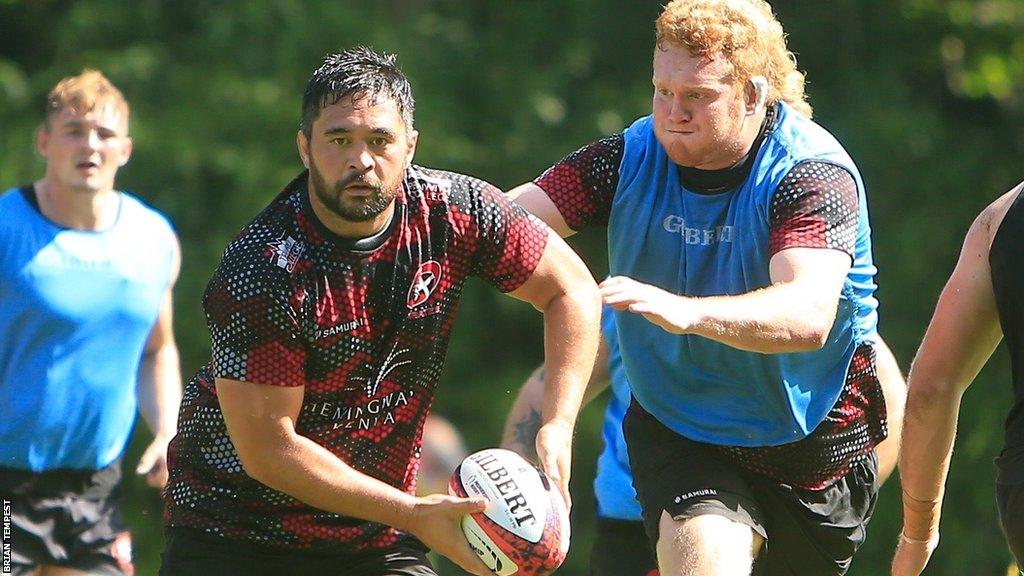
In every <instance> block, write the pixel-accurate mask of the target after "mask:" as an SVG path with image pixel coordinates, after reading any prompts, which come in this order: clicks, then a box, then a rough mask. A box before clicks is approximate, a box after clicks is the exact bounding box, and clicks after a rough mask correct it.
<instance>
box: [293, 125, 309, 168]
mask: <svg viewBox="0 0 1024 576" xmlns="http://www.w3.org/2000/svg"><path fill="white" fill-rule="evenodd" d="M295 145H296V146H297V147H298V149H299V158H301V159H302V165H303V166H305V167H306V168H307V169H308V168H309V138H306V134H305V133H303V132H302V130H299V131H298V132H296V133H295Z"/></svg>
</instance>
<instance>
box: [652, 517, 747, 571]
mask: <svg viewBox="0 0 1024 576" xmlns="http://www.w3.org/2000/svg"><path fill="white" fill-rule="evenodd" d="M760 544H761V537H760V536H759V535H757V534H755V533H754V531H753V529H751V528H750V527H749V526H747V525H745V524H740V523H738V522H734V521H732V520H729V519H728V518H725V517H723V516H717V515H714V514H705V515H701V516H695V517H693V518H684V519H681V520H675V519H673V518H672V517H670V516H669V515H668V513H667V512H662V516H661V521H660V522H659V536H658V545H657V550H658V565H659V567H660V569H661V574H662V575H663V576H747V575H749V574H750V570H751V566H752V565H753V559H754V556H755V553H756V550H757V549H758V548H759V547H760Z"/></svg>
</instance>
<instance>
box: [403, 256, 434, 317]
mask: <svg viewBox="0 0 1024 576" xmlns="http://www.w3.org/2000/svg"><path fill="white" fill-rule="evenodd" d="M440 283H441V264H440V263H438V262H437V261H436V260H427V261H426V262H424V263H422V264H420V267H419V268H417V269H416V274H415V275H414V276H413V277H412V286H409V297H408V298H407V299H406V301H405V305H406V306H408V307H409V309H410V310H411V309H413V308H415V307H417V306H419V305H420V304H423V303H424V302H426V301H427V299H428V298H430V295H431V294H433V292H434V288H437V285H438V284H440Z"/></svg>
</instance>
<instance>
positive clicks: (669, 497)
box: [623, 402, 878, 576]
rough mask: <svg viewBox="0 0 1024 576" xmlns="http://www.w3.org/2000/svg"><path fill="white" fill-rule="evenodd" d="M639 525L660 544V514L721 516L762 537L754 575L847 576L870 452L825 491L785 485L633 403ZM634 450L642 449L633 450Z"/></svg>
mask: <svg viewBox="0 0 1024 576" xmlns="http://www.w3.org/2000/svg"><path fill="white" fill-rule="evenodd" d="M623 431H624V432H625V435H626V443H627V445H628V446H629V447H630V450H629V461H630V462H629V463H630V467H631V468H632V470H633V478H634V480H633V483H634V486H635V487H636V491H637V498H638V499H639V500H640V503H641V506H642V507H643V510H644V526H645V528H646V530H647V534H648V536H649V537H650V539H651V541H652V542H657V538H658V523H659V520H660V519H661V513H662V511H663V510H664V511H666V512H668V513H669V515H671V516H672V517H673V518H676V519H682V518H692V517H695V516H700V515H703V514H714V515H717V516H723V517H725V518H728V519H730V520H732V521H734V522H738V523H740V524H745V525H747V526H750V527H751V528H752V529H753V530H754V531H755V532H757V533H758V534H760V535H761V536H762V537H764V538H765V544H764V547H763V548H762V549H761V552H760V554H759V556H758V558H757V560H756V561H755V562H754V574H755V575H759V576H760V575H768V576H800V575H805V574H806V575H807V576H828V575H840V574H845V573H846V570H847V569H848V568H849V566H850V561H851V559H852V557H853V554H854V552H856V551H857V548H859V547H860V545H861V543H863V541H864V534H865V527H866V525H867V522H868V520H869V519H870V517H871V512H872V510H873V509H874V505H875V500H876V498H877V494H878V486H877V478H878V459H877V457H875V455H874V454H871V455H870V457H869V458H865V459H864V460H863V461H861V462H860V463H857V464H854V465H853V467H852V468H851V470H850V472H849V473H848V474H847V475H846V476H844V477H843V478H841V479H840V480H838V481H836V482H835V483H834V484H832V485H831V486H829V487H828V488H825V489H824V490H806V489H802V488H795V487H792V486H789V485H786V484H782V483H780V482H778V481H776V480H773V479H771V478H768V477H766V476H762V475H760V474H757V473H754V472H751V471H748V470H744V469H742V468H741V467H739V466H737V465H736V464H735V463H733V462H730V461H727V460H725V459H724V458H722V457H721V455H720V453H719V452H717V451H715V450H712V449H711V448H710V447H709V446H708V445H707V444H702V443H699V442H694V441H691V440H688V439H686V438H684V437H682V436H679V435H678V434H676V433H674V432H672V431H671V430H669V429H668V428H666V427H665V426H664V425H662V424H661V423H660V422H658V421H657V420H656V419H655V418H654V417H653V416H651V415H650V414H648V413H646V412H645V411H643V409H640V408H639V407H637V405H636V403H635V402H634V403H633V404H632V405H631V406H630V408H629V410H628V411H627V413H626V418H625V421H624V423H623ZM634 448H639V449H634Z"/></svg>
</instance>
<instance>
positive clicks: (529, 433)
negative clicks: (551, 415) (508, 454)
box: [501, 365, 544, 460]
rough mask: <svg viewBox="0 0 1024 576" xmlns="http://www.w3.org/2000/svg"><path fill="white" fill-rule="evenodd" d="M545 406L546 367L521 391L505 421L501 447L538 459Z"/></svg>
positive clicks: (538, 369) (540, 367) (528, 380)
mask: <svg viewBox="0 0 1024 576" xmlns="http://www.w3.org/2000/svg"><path fill="white" fill-rule="evenodd" d="M543 404H544V366H543V365H541V366H539V367H538V368H537V369H536V370H534V371H533V373H532V374H530V377H529V378H528V379H527V381H526V382H525V383H524V384H523V386H522V388H520V389H519V394H518V395H517V396H516V400H515V402H514V403H513V404H512V408H511V410H509V413H508V417H507V418H506V419H505V428H504V431H503V432H502V435H501V447H502V448H506V449H508V450H512V451H514V452H518V453H519V454H522V455H523V456H526V457H527V458H530V459H532V460H536V459H537V448H536V439H537V431H538V430H540V424H541V410H542V409H543Z"/></svg>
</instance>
